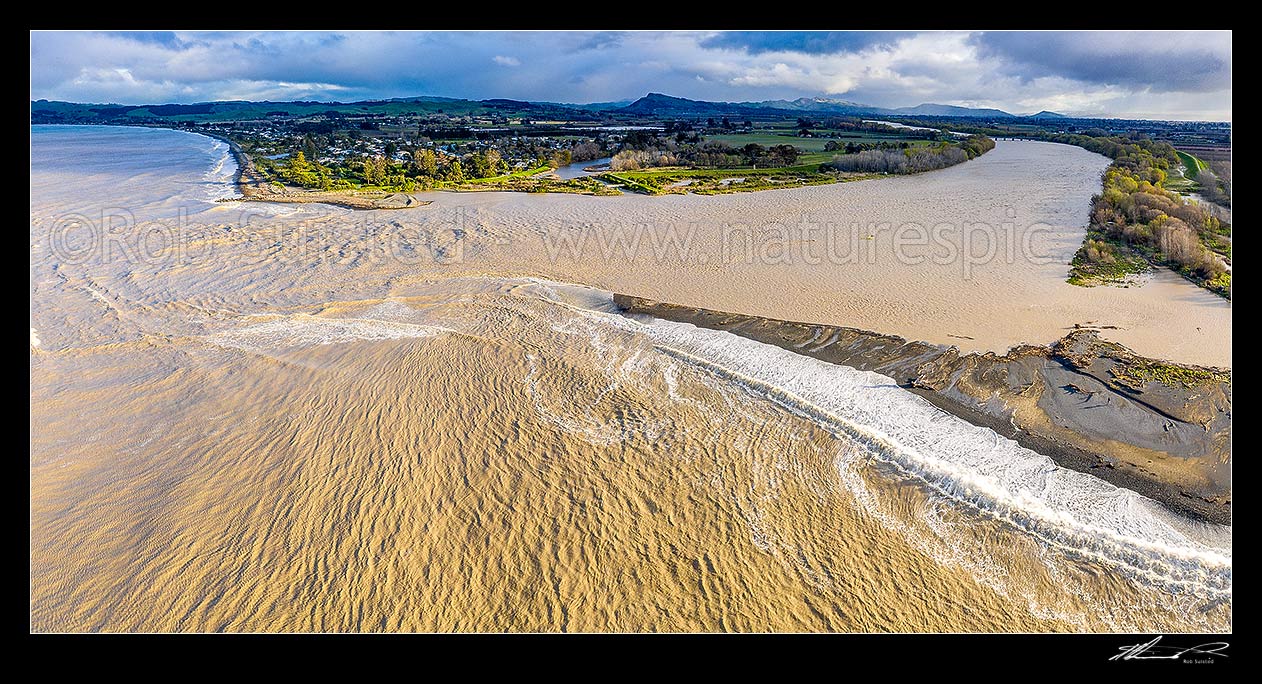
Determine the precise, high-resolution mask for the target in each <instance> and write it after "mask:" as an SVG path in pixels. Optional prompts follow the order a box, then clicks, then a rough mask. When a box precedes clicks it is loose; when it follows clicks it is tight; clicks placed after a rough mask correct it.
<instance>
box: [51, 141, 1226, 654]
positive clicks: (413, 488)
mask: <svg viewBox="0 0 1262 684" xmlns="http://www.w3.org/2000/svg"><path fill="white" fill-rule="evenodd" d="M996 151H998V150H996ZM986 156H990V155H989V154H988V155H986ZM1001 160H1002V158H1001ZM967 166H968V165H967V164H966V165H962V168H967ZM948 172H949V171H948ZM944 173H946V172H944ZM33 175H35V174H34V173H33ZM926 178H928V176H926ZM908 181H911V182H914V183H918V182H923V181H917V180H915V179H908ZM892 182H899V183H902V182H904V181H901V180H900V181H892ZM962 182H973V181H969V180H968V179H967V178H965V179H964V181H962ZM807 190H818V189H807ZM785 192H787V193H794V192H796V191H785ZM847 192H852V191H847ZM782 197H796V198H797V200H796V201H798V202H799V203H800V202H801V201H802V199H801V198H803V197H807V198H811V197H813V198H816V199H819V198H828V197H837V196H835V195H830V194H818V193H803V194H793V195H782ZM659 199H660V200H662V202H661V203H660V204H652V205H649V204H646V202H648V201H654V202H656V201H657V200H659ZM682 199H687V198H682ZM693 199H694V200H696V199H698V198H693ZM700 199H702V200H703V201H704V200H710V199H716V198H700ZM536 200H537V202H536ZM604 200H615V201H614V202H605V201H604ZM58 201H61V202H63V203H64V202H68V201H70V200H66V199H64V198H63V199H60V200H58ZM459 201H461V202H468V204H464V205H461V208H460V211H461V212H462V213H460V214H457V212H456V211H455V209H454V208H453V207H450V206H448V207H439V209H441V211H440V212H437V213H436V218H435V219H434V220H433V222H432V223H425V222H423V221H422V220H421V219H419V218H409V217H405V218H397V217H395V216H394V215H393V214H391V217H390V218H388V219H387V218H381V217H375V216H372V215H371V213H370V216H369V217H368V219H370V220H366V221H365V222H363V223H357V222H354V221H352V220H350V219H349V218H348V217H349V216H350V213H349V212H344V211H337V210H327V211H323V210H322V211H319V212H317V211H315V210H308V209H306V208H304V211H306V212H308V213H304V214H301V217H302V219H303V225H305V227H304V228H302V229H301V230H299V228H298V226H299V223H290V222H288V219H287V218H286V217H283V216H268V215H264V216H262V217H261V218H256V219H255V220H253V221H248V222H247V221H240V220H238V219H239V216H238V215H237V214H236V213H234V211H233V210H232V209H231V208H229V207H224V206H218V207H209V208H205V209H202V210H201V213H199V214H195V216H194V218H195V220H193V221H191V222H190V223H189V224H187V225H185V226H184V227H183V228H182V229H181V231H183V232H181V231H174V230H173V232H171V233H169V234H170V235H171V236H173V238H174V239H176V240H178V244H180V245H181V246H182V247H184V250H183V251H180V252H179V253H178V254H177V255H176V256H172V257H171V258H169V259H164V260H154V261H145V260H143V259H141V260H128V259H119V258H116V257H113V258H112V257H109V256H108V255H106V254H104V253H100V254H96V255H94V256H90V258H85V259H83V260H75V259H69V258H67V254H65V253H63V252H59V251H58V248H57V244H56V243H53V242H51V241H50V239H49V233H50V231H51V230H52V229H53V226H55V225H56V222H55V221H54V218H55V215H45V211H46V209H44V208H43V205H40V206H41V208H40V209H39V211H40V215H39V216H34V217H33V221H32V230H31V236H32V237H31V239H32V253H31V269H32V275H31V285H32V311H31V328H32V332H31V337H32V351H31V365H30V373H31V425H32V430H31V432H32V437H31V465H30V467H31V508H32V512H31V566H32V597H31V614H32V627H33V629H35V630H36V631H78V630H88V631H92V630H102V631H124V630H136V631H167V630H173V631H217V630H226V631H452V630H455V631H500V630H525V631H600V630H613V631H662V630H664V631H694V630H703V631H710V630H713V631H721V630H733V631H766V630H783V631H822V630H834V631H1033V632H1038V631H1222V630H1227V629H1230V624H1231V623H1230V620H1231V603H1232V602H1231V528H1230V527H1223V526H1215V525H1203V524H1197V523H1190V522H1188V521H1185V520H1182V519H1179V518H1177V517H1172V516H1170V515H1168V514H1167V513H1166V512H1165V511H1163V510H1162V509H1160V507H1158V506H1156V505H1155V504H1153V503H1152V502H1151V501H1147V500H1145V499H1143V497H1139V496H1138V495H1134V494H1133V493H1131V492H1127V491H1125V490H1118V489H1117V488H1114V487H1111V486H1110V485H1107V484H1106V483H1103V482H1100V481H1098V480H1095V479H1094V478H1090V477H1089V476H1084V475H1081V474H1079V473H1072V472H1069V471H1065V470H1064V469H1059V468H1056V467H1055V466H1054V465H1052V464H1050V462H1049V461H1047V460H1046V459H1044V458H1042V457H1041V456H1039V455H1038V454H1035V453H1033V452H1029V451H1028V450H1023V449H1020V447H1017V446H1016V445H1014V444H1013V443H1011V442H1009V441H1008V440H1004V439H1002V438H1000V437H999V436H998V435H996V434H994V433H993V432H990V431H988V430H985V429H982V428H977V427H974V426H971V425H968V424H966V423H962V422H961V421H958V420H956V419H954V418H952V417H950V416H947V415H946V414H942V413H941V412H939V411H937V410H936V409H934V408H933V407H932V406H930V405H928V404H926V403H925V402H923V401H922V400H920V399H919V398H918V397H916V396H914V395H912V394H910V393H907V392H906V391H905V390H903V389H901V388H899V387H897V386H895V385H894V383H892V382H891V381H890V379H889V378H885V377H882V376H879V375H876V374H872V373H862V372H859V371H854V370H852V369H848V368H845V367H842V366H828V365H826V364H825V365H817V362H815V361H814V360H812V359H807V358H805V357H802V356H800V355H795V354H793V353H792V352H791V351H787V350H782V349H778V348H775V347H770V346H768V345H760V344H758V343H756V342H753V341H750V340H742V339H740V338H736V337H735V336H731V335H728V334H726V333H722V332H719V331H705V330H699V329H696V328H692V327H691V326H686V325H681V324H674V323H669V322H666V321H657V320H642V319H636V318H628V317H626V316H622V315H621V314H619V313H618V312H617V311H616V308H615V307H614V306H613V304H612V295H610V289H611V288H610V287H596V286H593V283H595V284H597V285H599V284H601V283H602V282H618V281H620V280H622V279H627V280H634V281H635V282H636V283H637V284H638V286H639V287H640V288H641V289H652V288H670V287H672V286H675V287H677V288H679V289H688V288H696V287H700V285H697V284H690V283H689V282H688V279H686V278H685V279H681V278H679V276H678V275H676V278H675V279H676V282H675V283H669V282H655V281H654V278H660V277H663V275H664V274H665V273H668V272H674V273H676V274H678V273H679V272H680V271H679V270H678V268H677V267H676V265H671V264H667V263H664V262H663V263H661V264H659V265H658V266H656V267H646V269H645V270H644V271H643V272H639V273H637V272H635V271H634V270H633V269H629V268H627V265H628V264H631V265H634V264H638V263H640V262H638V261H636V260H635V258H631V259H629V260H627V261H622V262H618V261H609V260H606V261H602V260H599V259H595V260H592V259H588V260H586V261H584V260H583V259H582V258H580V257H581V256H582V255H579V256H578V257H575V258H573V259H569V258H568V257H566V258H558V259H556V260H548V259H547V258H546V254H547V252H546V245H547V243H546V240H545V239H544V236H545V235H546V233H547V231H548V230H549V229H555V228H556V227H557V226H559V225H562V224H569V225H577V224H578V222H579V220H580V219H581V218H582V217H583V216H584V215H586V216H587V217H588V218H591V217H593V216H594V217H595V219H594V220H598V221H603V220H607V219H608V218H609V216H608V215H602V212H620V213H626V212H629V213H630V215H629V216H624V217H623V220H624V221H625V220H634V219H635V218H636V212H650V213H651V212H664V213H663V214H652V215H653V216H664V215H668V214H669V213H670V212H676V213H678V212H682V211H684V208H685V207H696V206H709V209H708V210H701V211H703V212H705V211H710V212H717V213H714V214H707V213H703V214H701V216H700V219H699V220H701V219H705V220H710V219H713V218H714V217H716V216H720V215H721V214H724V213H726V212H727V211H729V210H731V209H733V208H734V207H748V206H753V205H752V204H749V202H750V200H749V199H745V198H741V199H737V200H725V202H728V203H719V204H712V205H696V204H688V203H684V202H682V201H681V198H568V197H542V198H540V197H528V196H505V195H497V196H493V197H485V198H481V197H479V198H472V199H469V200H466V199H465V198H464V197H463V196H461V197H460V198H459ZM787 201H789V200H786V199H773V200H763V204H764V205H765V204H767V203H768V202H770V203H771V204H772V205H776V206H782V208H783V206H787V205H780V204H779V203H783V202H787ZM530 202H534V203H533V204H529V203H530ZM730 202H736V204H732V203H730ZM50 204H51V200H50ZM646 207H652V208H648V209H646ZM715 207H717V208H718V209H715ZM62 208H64V209H69V208H71V207H70V206H69V205H63V206H62ZM80 208H82V207H80ZM32 212H33V214H35V213H36V207H35V202H34V201H33V209H32ZM48 213H49V214H51V213H52V212H48ZM544 214H546V215H547V216H548V217H550V218H547V219H545V218H543V215H544ZM428 215H429V214H427V216H428ZM460 216H463V218H460ZM602 216H603V218H602ZM379 218H380V220H379V221H378V220H377V219H379ZM35 219H39V221H38V222H37V221H36V220H35ZM458 221H463V222H464V223H458ZM549 221H551V223H549ZM392 222H394V223H392ZM456 230H459V231H462V233H461V234H460V235H459V236H457V235H456ZM540 231H542V234H541V233H540ZM502 237H504V238H508V240H509V241H508V243H507V244H503V245H501V244H500V243H499V240H500V238H502ZM393 239H398V240H401V241H403V240H406V241H407V242H406V244H409V245H412V246H413V247H414V248H415V251H416V253H417V255H419V256H414V257H408V258H407V259H404V258H402V257H400V256H399V254H403V253H401V252H395V253H394V254H395V256H394V257H393V258H389V257H388V255H390V254H392V253H391V252H390V247H391V244H392V243H391V240H393ZM461 239H463V240H464V242H463V249H464V250H465V251H464V252H463V254H461V255H459V258H457V249H456V245H457V244H459V241H460V240H461ZM452 240H455V241H456V242H451V241H452ZM75 244H77V243H75ZM394 244H395V245H401V244H405V242H396V243H394ZM440 250H443V251H442V255H443V257H442V259H440V260H436V259H434V258H433V254H436V253H438V251H440ZM422 253H425V254H422ZM74 254H77V252H75V253H74ZM378 255H380V256H378ZM72 256H73V254H72ZM405 256H406V255H405ZM647 263H648V262H647V260H646V264H647ZM584 264H586V265H585V266H584ZM649 265H650V266H651V264H649ZM742 268H744V267H738V266H733V267H732V268H731V269H730V270H729V272H728V273H726V274H720V275H728V276H733V277H731V278H729V279H728V280H727V283H728V284H727V290H726V291H723V292H719V293H718V295H717V296H720V297H729V298H734V297H736V296H737V294H738V293H739V292H742V291H743V292H749V293H752V292H755V291H757V288H753V287H746V286H747V285H749V282H750V281H749V280H748V279H749V278H750V277H757V276H758V275H759V274H763V275H765V274H767V273H770V272H772V271H771V270H769V269H771V265H769V264H764V265H763V266H762V267H759V268H760V269H762V270H759V269H754V270H751V271H749V272H745V273H744V274H742ZM863 268H864V267H862V266H860V267H859V269H858V270H859V271H860V272H862V269H863ZM672 269H673V270H672ZM514 270H519V271H527V272H533V273H548V274H552V275H555V276H556V277H547V278H545V277H538V276H532V275H527V274H523V273H514V272H512V271H514ZM783 271H784V269H780V270H779V271H776V272H780V273H781V275H779V276H777V277H778V278H781V280H779V281H773V282H779V283H781V284H784V283H791V282H794V280H793V278H796V276H794V277H793V278H790V276H789V275H786V274H784V273H783ZM683 272H685V273H693V272H695V273H702V272H704V271H703V269H700V268H696V267H693V270H685V271H683ZM826 272H827V271H826V270H825V269H822V268H820V269H818V270H816V271H810V270H808V271H806V274H808V275H809V274H811V273H816V274H823V273H826ZM565 273H569V274H570V276H568V277H560V276H561V275H562V274H565ZM798 273H799V275H800V274H801V273H802V272H800V271H799V272H798ZM833 277H838V276H837V275H836V274H834V276H833ZM899 277H902V276H899ZM785 278H790V279H789V280H783V279H785ZM575 281H579V282H575ZM698 281H699V282H700V283H703V284H704V283H709V284H710V285H714V284H715V283H717V282H720V279H715V280H706V279H705V278H698ZM854 282H861V280H856V281H854ZM583 283H587V284H583ZM797 291H798V290H795V289H792V288H789V289H785V290H781V292H780V297H781V298H782V299H783V296H784V293H785V292H797ZM806 299H809V297H806ZM760 305H761V304H759V303H757V302H755V306H760ZM785 305H786V306H793V305H794V304H793V303H792V302H786V303H785ZM894 318H895V319H896V318H897V315H895V316H894ZM37 340H38V345H37V344H36V341H37ZM1082 478H1086V479H1082Z"/></svg>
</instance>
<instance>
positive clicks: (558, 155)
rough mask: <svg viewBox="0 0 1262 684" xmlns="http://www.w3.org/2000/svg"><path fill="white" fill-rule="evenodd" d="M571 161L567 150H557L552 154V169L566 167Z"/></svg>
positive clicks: (571, 158)
mask: <svg viewBox="0 0 1262 684" xmlns="http://www.w3.org/2000/svg"><path fill="white" fill-rule="evenodd" d="M571 161H573V157H572V156H571V155H570V151H569V150H557V151H556V152H554V153H553V154H552V166H553V168H560V167H562V166H568V165H569V164H570V162H571Z"/></svg>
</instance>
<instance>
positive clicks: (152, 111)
mask: <svg viewBox="0 0 1262 684" xmlns="http://www.w3.org/2000/svg"><path fill="white" fill-rule="evenodd" d="M320 113H327V114H329V115H331V116H332V115H341V116H358V115H366V114H379V115H402V114H435V113H445V114H451V115H457V116H460V115H468V116H487V115H503V116H523V117H529V118H535V119H569V120H587V121H595V120H599V119H603V118H610V117H614V118H629V117H657V118H696V117H701V118H707V117H711V118H712V117H740V118H756V117H760V116H762V117H767V116H778V117H785V116H800V115H805V114H810V115H827V114H833V115H838V116H889V117H915V116H927V117H972V118H980V119H991V120H994V119H1012V118H1019V115H1015V114H1010V113H1008V112H1005V111H1002V110H999V109H984V108H982V109H978V108H971V107H958V106H955V105H944V104H932V103H926V104H920V105H916V106H915V107H897V108H888V107H876V106H873V105H866V104H862V103H860V102H851V101H849V100H838V99H831V98H823V97H814V98H810V97H802V98H798V99H796V100H764V101H761V102H707V101H704V100H689V99H687V98H682V97H672V96H670V95H663V94H661V93H649V94H648V95H645V96H644V97H641V98H640V99H638V100H635V101H633V102H632V101H625V100H624V101H620V102H593V103H590V104H563V103H556V102H527V101H524V100H510V99H504V98H492V99H487V100H466V99H461V98H454V97H434V96H417V97H396V98H390V99H384V100H365V101H361V102H268V101H263V102H247V101H241V100H235V101H221V102H199V103H194V104H158V105H118V104H81V103H74V102H57V101H48V100H38V101H33V102H31V121H32V123H143V122H145V121H153V122H157V121H160V120H164V119H165V120H176V121H181V120H182V121H233V120H247V119H258V118H267V117H303V116H310V115H312V114H320ZM1032 118H1040V119H1051V118H1068V117H1065V116H1064V115H1062V114H1057V113H1056V112H1048V111H1042V112H1039V113H1038V114H1034V115H1032Z"/></svg>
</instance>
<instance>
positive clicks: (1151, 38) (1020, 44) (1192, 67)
mask: <svg viewBox="0 0 1262 684" xmlns="http://www.w3.org/2000/svg"><path fill="white" fill-rule="evenodd" d="M1210 37H1212V34H1211V35H1210V36H1206V35H1204V34H1200V33H1194V34H1189V33H1183V32H1172V31H1135V32H1127V33H1097V32H1062V31H1056V32H1051V31H1049V32H1034V33H1006V32H1003V33H995V32H985V33H980V34H976V35H974V36H973V37H972V42H973V44H974V45H976V46H977V48H978V49H979V51H980V53H981V55H982V56H983V57H994V58H997V59H999V60H1000V61H1001V63H1002V64H1003V67H1002V70H1003V71H1004V72H1006V73H1010V74H1013V75H1017V76H1020V77H1021V78H1023V79H1026V80H1028V79H1033V78H1039V77H1044V76H1059V77H1061V78H1066V79H1072V80H1076V81H1085V82H1087V83H1098V84H1102V85H1121V86H1129V87H1135V88H1152V89H1154V90H1158V91H1163V92H1164V91H1185V92H1187V91H1190V92H1207V91H1214V90H1220V89H1222V88H1226V87H1229V86H1230V85H1231V41H1230V34H1229V33H1228V34H1227V35H1226V38H1227V40H1226V45H1225V47H1226V49H1225V50H1224V49H1223V47H1224V45H1223V41H1222V40H1218V41H1214V40H1206V38H1210ZM1220 37H1221V36H1220Z"/></svg>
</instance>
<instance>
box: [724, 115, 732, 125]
mask: <svg viewBox="0 0 1262 684" xmlns="http://www.w3.org/2000/svg"><path fill="white" fill-rule="evenodd" d="M723 127H724V128H731V127H732V122H731V121H730V120H729V119H728V118H727V117H726V116H725V117H723Z"/></svg>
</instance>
